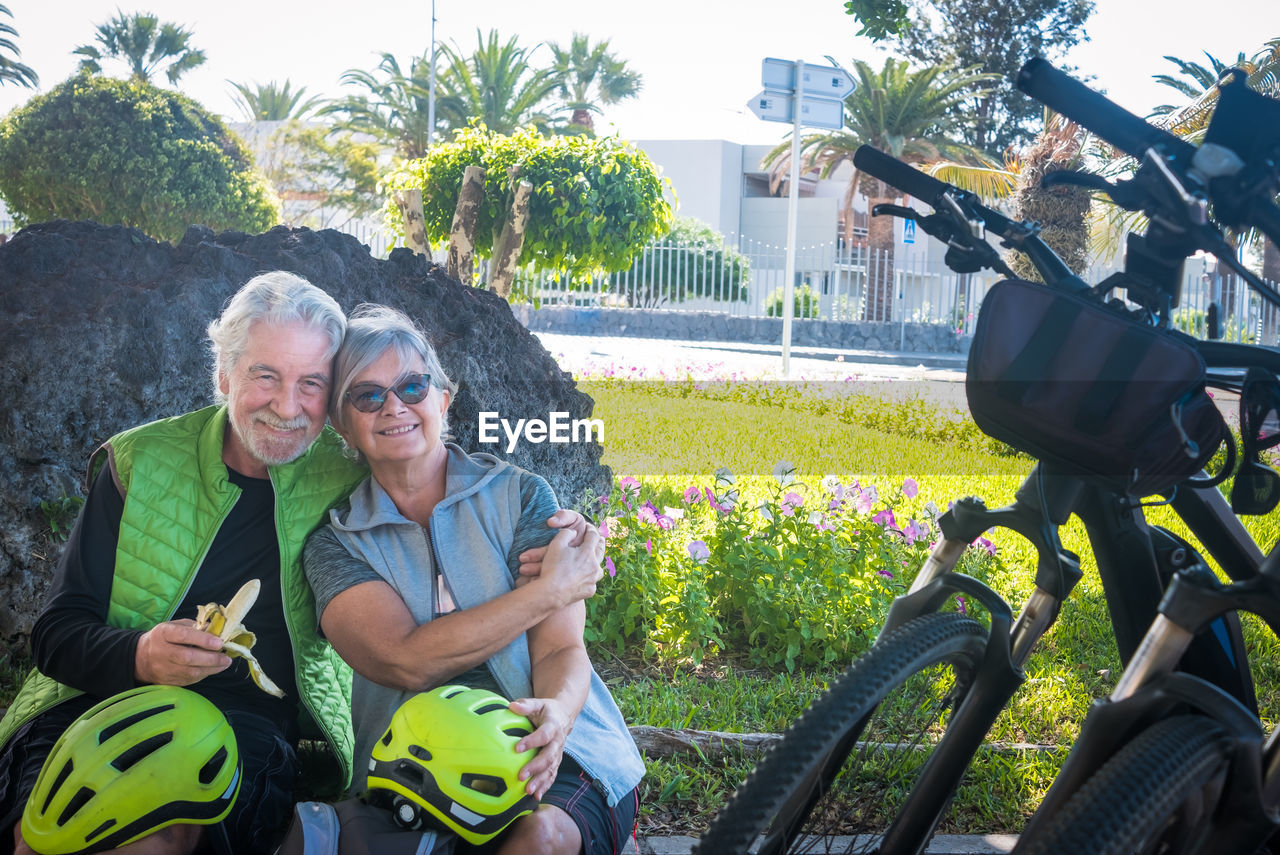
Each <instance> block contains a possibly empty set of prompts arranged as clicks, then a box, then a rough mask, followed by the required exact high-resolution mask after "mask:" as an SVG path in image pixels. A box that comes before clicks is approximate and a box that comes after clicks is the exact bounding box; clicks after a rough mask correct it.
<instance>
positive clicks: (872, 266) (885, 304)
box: [862, 182, 897, 321]
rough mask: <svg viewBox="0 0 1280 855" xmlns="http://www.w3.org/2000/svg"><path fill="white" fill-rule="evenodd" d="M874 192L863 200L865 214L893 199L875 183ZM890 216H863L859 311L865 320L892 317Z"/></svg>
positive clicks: (885, 189) (886, 319)
mask: <svg viewBox="0 0 1280 855" xmlns="http://www.w3.org/2000/svg"><path fill="white" fill-rule="evenodd" d="M877 184H879V187H877V191H878V192H877V193H876V195H875V197H874V198H872V199H869V200H868V201H867V204H868V206H869V207H868V209H867V210H868V213H870V210H871V208H874V207H875V206H876V205H878V204H880V203H882V202H894V201H896V199H897V197H896V196H890V195H889V188H888V187H887V186H886V185H885V184H884V183H883V182H877ZM893 254H894V243H893V217H890V216H879V217H868V218H867V296H866V301H865V305H864V306H863V310H862V319H863V320H866V321H891V320H893V301H894V275H893V274H894V264H893Z"/></svg>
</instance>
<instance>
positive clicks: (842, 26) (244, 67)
mask: <svg viewBox="0 0 1280 855" xmlns="http://www.w3.org/2000/svg"><path fill="white" fill-rule="evenodd" d="M4 5H5V6H7V7H8V8H9V10H10V11H11V12H12V13H13V17H12V18H11V19H6V20H7V22H8V23H11V24H12V25H13V27H14V28H15V29H16V30H17V31H18V38H17V43H18V47H19V50H20V51H21V54H22V55H21V60H22V62H24V63H25V64H27V65H29V66H31V67H32V68H34V69H35V71H36V72H37V73H38V74H39V75H40V83H41V87H40V88H41V91H47V90H48V89H49V88H51V87H52V86H54V85H56V84H57V83H58V82H59V81H61V80H63V79H65V78H66V77H67V76H68V75H70V74H71V73H72V72H73V71H74V69H75V66H76V63H77V58H76V57H74V56H73V55H72V53H71V52H72V50H74V49H75V48H76V47H77V46H79V45H82V44H88V43H91V42H92V41H93V35H94V28H95V26H96V25H97V24H100V23H103V22H105V21H107V20H109V19H111V18H112V17H114V15H115V13H116V11H117V8H119V9H122V10H124V11H125V12H134V11H150V12H152V13H154V14H156V15H158V16H159V17H160V18H161V19H162V20H165V21H172V22H175V23H179V24H182V25H184V26H186V27H187V28H188V29H190V30H192V32H193V39H192V43H193V44H194V46H196V47H199V48H202V49H203V50H204V51H205V52H206V54H207V56H208V61H207V62H206V63H205V64H204V65H203V66H201V67H200V68H198V69H196V70H195V71H193V72H190V73H189V74H187V75H186V76H185V77H184V78H182V80H181V81H180V84H179V87H178V88H180V89H181V90H182V91H184V92H185V93H186V94H188V95H190V96H192V97H194V98H195V99H196V100H198V101H200V102H201V103H203V104H204V105H205V106H206V107H207V108H209V109H210V110H212V111H213V112H215V113H219V114H222V115H223V116H225V117H227V118H228V119H231V120H239V119H240V118H241V116H240V113H239V111H238V110H237V108H236V106H235V102H234V99H233V88H232V85H231V82H229V81H234V82H237V83H250V84H252V83H267V82H268V81H272V80H274V81H278V82H283V81H284V80H286V79H288V80H289V81H291V82H292V84H293V86H294V88H295V89H296V88H297V87H298V86H305V87H306V89H307V92H308V94H309V95H323V96H327V97H333V96H339V95H342V94H344V93H345V92H347V91H358V90H356V89H353V88H351V87H344V86H343V85H342V84H341V83H340V77H341V75H342V73H343V72H344V71H346V70H348V69H352V68H364V69H373V68H374V67H375V66H376V65H377V63H378V60H379V56H380V54H381V52H384V51H386V52H390V53H393V54H395V55H396V56H397V57H399V58H400V60H401V62H402V65H404V66H406V67H407V64H408V59H409V57H411V56H416V55H420V54H421V53H422V52H423V51H425V49H426V47H427V45H428V44H429V43H430V38H431V35H430V33H431V10H432V2H431V0H363V2H357V3H352V2H350V0H311V2H308V3H305V4H304V3H300V2H297V0H290V2H279V0H218V2H216V3H192V2H190V0H143V2H141V3H133V2H131V0H4ZM434 5H435V17H436V26H435V32H436V39H437V41H438V42H443V43H455V44H457V45H458V46H459V47H460V48H461V49H462V50H463V52H464V53H470V52H471V50H472V49H473V48H474V47H475V45H476V32H477V29H479V30H482V31H484V32H487V31H488V30H489V29H497V30H498V31H499V33H500V34H501V35H502V37H503V38H504V39H505V38H506V37H508V36H510V35H518V36H519V40H520V44H521V45H524V46H534V45H541V46H539V47H537V48H536V50H535V53H534V55H533V58H534V60H535V61H537V60H543V61H547V62H548V63H549V61H550V52H549V50H548V49H547V48H546V47H545V44H543V43H545V42H560V43H562V44H567V43H568V41H569V39H570V38H571V36H572V34H573V33H574V32H575V31H576V32H584V33H587V34H588V35H589V36H591V37H592V39H593V40H601V39H606V38H607V39H609V40H610V43H611V47H612V49H613V51H614V52H615V53H616V54H617V55H618V56H619V57H620V58H622V59H624V60H626V61H627V63H628V64H629V66H630V67H631V68H633V69H634V70H636V71H638V72H640V73H641V74H642V75H643V77H644V88H643V91H642V93H641V95H640V97H639V98H637V99H634V100H632V101H630V102H627V103H624V104H621V105H616V106H614V107H610V108H608V109H607V111H606V112H605V114H604V115H603V117H601V118H600V119H597V129H598V130H601V131H603V132H606V133H607V132H611V131H616V132H617V133H618V134H619V135H621V136H623V137H624V138H627V139H634V140H647V139H726V140H729V141H732V142H737V143H776V142H778V141H780V140H782V139H783V138H784V136H785V135H786V133H787V132H788V131H789V130H790V125H786V124H780V123H776V122H765V121H762V120H760V119H757V118H756V117H755V116H754V115H752V114H751V113H750V112H748V110H747V108H746V103H747V101H748V100H750V99H751V97H752V96H753V95H755V94H756V93H757V92H759V91H760V89H761V80H760V72H761V62H762V60H763V59H764V58H765V57H777V58H781V59H788V60H796V59H800V60H804V61H805V62H807V63H818V64H827V60H826V57H827V56H831V57H833V58H834V59H836V60H837V61H840V62H842V63H848V62H849V61H850V60H852V59H854V58H860V59H865V60H867V61H869V62H871V63H872V65H875V66H879V65H880V64H881V63H883V61H884V56H885V54H884V50H883V49H882V48H878V47H876V46H874V45H873V44H871V43H870V42H869V41H867V40H865V39H860V38H857V37H856V36H855V35H854V33H855V32H856V31H857V26H856V23H855V21H854V19H853V18H851V17H849V16H847V15H845V14H844V4H843V2H842V0H781V2H779V1H778V0H774V2H764V0H647V2H642V3H622V2H610V0H554V2H547V0H544V2H530V0H519V2H516V0H436V2H435V4H434ZM1153 9H1158V12H1157V11H1152V10H1153ZM1085 30H1086V33H1087V34H1088V35H1089V37H1090V41H1088V42H1085V43H1083V44H1082V45H1080V46H1078V47H1077V48H1076V49H1075V50H1074V51H1073V52H1072V53H1071V54H1070V55H1069V56H1068V58H1067V60H1068V61H1069V62H1070V63H1072V64H1074V65H1075V66H1077V67H1078V68H1079V70H1080V73H1081V74H1088V75H1092V76H1093V78H1094V85H1095V86H1096V87H1098V88H1102V89H1103V90H1105V91H1106V92H1107V93H1108V94H1109V95H1110V96H1111V97H1112V98H1113V99H1114V100H1116V101H1118V102H1119V103H1120V104H1121V105H1122V106H1125V107H1127V108H1128V109H1130V110H1132V111H1134V112H1138V113H1139V114H1145V113H1147V112H1149V111H1150V109H1151V108H1152V107H1153V106H1155V105H1157V104H1161V103H1167V102H1169V101H1170V100H1171V97H1170V96H1172V97H1173V98H1174V99H1176V98H1177V93H1175V92H1173V90H1171V89H1168V88H1167V87H1164V86H1161V85H1159V84H1157V83H1155V82H1154V81H1153V80H1152V79H1151V77H1152V75H1154V74H1160V73H1170V72H1173V71H1174V70H1175V69H1174V66H1173V65H1172V64H1171V63H1169V62H1167V61H1165V60H1164V59H1162V57H1163V56H1165V55H1173V56H1178V57H1181V58H1184V59H1195V60H1199V61H1201V62H1204V61H1205V60H1204V55H1203V52H1204V51H1208V52H1209V53H1211V54H1213V55H1214V56H1216V57H1218V58H1220V59H1227V60H1231V59H1234V58H1235V56H1236V54H1237V53H1239V52H1240V51H1242V50H1243V51H1245V52H1246V53H1253V52H1254V51H1255V50H1257V49H1258V48H1260V47H1261V45H1262V42H1263V41H1264V40H1265V39H1267V38H1270V37H1275V36H1280V4H1277V3H1276V2H1275V0H1212V2H1205V0H1195V2H1193V0H1165V2H1162V3H1160V4H1153V3H1146V2H1136V0H1097V8H1096V11H1095V12H1094V14H1093V16H1092V17H1091V18H1090V20H1089V22H1088V23H1087V25H1086V28H1085ZM112 68H114V69H115V72H116V73H123V72H121V71H120V69H121V68H122V66H120V65H112V66H108V71H110V70H111V69H112ZM160 82H161V83H162V84H163V82H164V81H163V79H162V80H161V81H160ZM31 94H32V93H31V91H30V90H28V89H24V88H21V87H17V86H13V85H6V86H2V87H0V115H2V114H3V113H6V112H8V111H9V110H10V109H12V108H13V107H15V106H18V105H20V104H22V103H23V102H25V101H26V99H27V98H29V97H30V96H31Z"/></svg>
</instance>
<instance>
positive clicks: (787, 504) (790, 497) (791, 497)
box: [781, 493, 804, 517]
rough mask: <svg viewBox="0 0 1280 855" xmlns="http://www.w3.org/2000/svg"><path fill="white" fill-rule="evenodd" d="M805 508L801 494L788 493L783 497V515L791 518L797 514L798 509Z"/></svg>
mask: <svg viewBox="0 0 1280 855" xmlns="http://www.w3.org/2000/svg"><path fill="white" fill-rule="evenodd" d="M803 506H804V496H801V495H800V494H799V493H787V495H785V496H783V497H782V508H781V510H782V515H783V516H784V517H789V516H791V515H792V514H794V513H795V512H796V508H799V507H803Z"/></svg>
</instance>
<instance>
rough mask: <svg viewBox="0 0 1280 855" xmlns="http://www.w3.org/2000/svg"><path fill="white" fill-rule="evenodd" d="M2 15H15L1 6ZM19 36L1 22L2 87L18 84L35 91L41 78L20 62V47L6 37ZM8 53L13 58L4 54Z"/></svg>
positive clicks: (0, 78)
mask: <svg viewBox="0 0 1280 855" xmlns="http://www.w3.org/2000/svg"><path fill="white" fill-rule="evenodd" d="M0 15H7V16H8V17H10V18H12V17H13V13H12V12H10V11H9V7H7V6H0ZM17 35H18V31H17V30H15V29H14V28H13V27H12V26H11V25H10V24H6V23H4V22H3V21H0V86H3V85H4V84H6V83H16V84H18V85H19V86H25V87H27V88H28V89H35V88H36V87H37V86H39V85H40V76H39V75H37V74H36V73H35V72H34V71H32V70H31V67H30V66H28V65H23V64H22V63H20V62H18V57H20V56H22V52H21V51H19V50H18V45H17V44H16V43H15V42H14V41H13V40H12V39H9V38H6V36H14V37H15V38H16V37H17ZM5 51H8V52H9V53H11V54H13V57H12V58H10V57H7V56H5V55H4V52H5Z"/></svg>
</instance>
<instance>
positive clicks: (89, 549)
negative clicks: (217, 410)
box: [31, 466, 298, 739]
mask: <svg viewBox="0 0 1280 855" xmlns="http://www.w3.org/2000/svg"><path fill="white" fill-rule="evenodd" d="M227 474H228V476H229V477H230V479H231V482H232V483H233V484H235V485H236V486H238V487H239V488H240V489H241V494H240V497H239V498H238V499H237V500H236V503H235V506H234V507H233V508H232V510H231V513H230V514H229V515H228V516H227V519H226V520H225V521H223V523H222V526H221V528H220V529H219V530H218V533H217V535H216V536H215V537H214V540H213V543H212V544H211V545H210V547H209V551H208V553H207V554H206V555H205V557H204V560H203V562H202V563H201V565H200V570H199V572H198V573H197V574H196V576H195V579H194V580H193V581H192V583H191V587H190V588H189V589H188V590H187V592H186V595H185V596H184V597H183V600H182V602H181V603H180V604H179V606H178V608H177V610H176V611H175V612H174V615H173V617H174V618H195V616H196V607H197V606H199V605H203V604H205V603H212V602H217V603H223V604H226V603H227V602H228V601H229V600H230V599H231V598H232V597H233V596H234V595H235V593H236V591H238V590H239V589H240V586H241V585H243V584H244V583H245V582H247V581H248V580H250V579H260V580H261V581H262V589H261V593H260V594H259V596H258V601H257V603H256V604H255V605H254V606H253V608H252V609H251V610H250V612H249V614H248V615H247V616H246V617H245V619H244V623H245V625H246V626H247V627H248V628H249V629H250V630H252V631H253V632H254V633H255V634H256V635H257V637H258V642H257V644H256V646H255V647H254V648H253V652H254V655H255V656H256V657H257V659H258V662H259V663H260V664H261V665H262V668H263V670H264V671H265V672H266V674H267V676H268V677H270V678H271V679H272V680H274V681H275V683H276V684H277V685H278V686H279V687H280V688H281V689H283V690H284V692H285V698H284V699H283V700H281V699H278V698H275V697H273V696H271V695H268V694H267V693H266V692H264V691H262V690H261V689H259V688H258V687H257V686H256V685H255V684H254V682H253V678H252V677H250V676H249V667H248V664H247V663H245V662H244V661H243V660H241V659H233V660H232V664H231V667H229V668H227V669H226V670H225V671H222V672H220V673H218V674H214V675H212V676H210V677H206V678H205V679H203V680H201V681H200V682H199V683H196V684H194V685H192V686H189V687H188V688H190V689H193V690H195V691H197V692H199V693H200V694H202V695H204V696H206V697H207V698H209V699H210V700H211V701H213V702H214V704H216V705H218V706H219V707H220V708H224V709H243V710H247V711H250V712H255V713H257V714H259V715H263V716H266V717H267V718H269V719H270V720H272V721H274V722H276V724H277V725H278V726H279V727H280V728H281V730H282V731H283V732H284V733H285V734H286V735H287V736H288V738H290V739H293V738H294V737H296V734H297V723H296V722H297V707H296V704H297V699H298V689H297V681H296V678H295V675H294V664H293V649H292V645H291V644H290V641H289V634H288V630H287V628H286V625H285V621H284V607H283V602H282V595H281V590H280V547H279V543H278V542H277V539H276V530H275V491H274V490H273V488H272V485H271V481H270V480H268V479H263V478H250V477H247V476H245V475H241V474H240V473H238V472H236V471H235V470H233V469H231V468H230V467H228V469H227ZM124 502H125V500H124V498H123V497H122V496H121V495H120V493H119V491H118V490H117V488H116V486H115V482H114V480H113V479H112V477H111V474H110V471H109V469H108V467H105V466H104V467H103V469H102V471H101V472H100V473H99V474H98V476H97V478H96V479H95V480H94V482H93V484H92V485H91V487H90V489H89V495H88V497H87V498H86V500H85V504H84V508H83V509H82V510H81V512H80V516H79V518H78V519H77V520H76V523H75V525H74V526H73V527H72V530H71V534H70V536H69V537H68V539H67V545H66V549H65V550H64V551H63V553H62V558H61V560H60V561H59V563H58V567H57V570H56V571H55V573H54V579H53V585H52V586H51V588H50V590H49V594H48V599H47V600H46V602H45V607H44V610H43V612H41V614H40V617H39V618H38V619H37V620H36V624H35V627H34V628H33V630H32V633H31V649H32V654H33V657H34V659H35V664H36V667H37V668H39V669H40V670H41V671H42V672H43V673H45V674H47V675H48V676H50V677H52V678H54V679H55V680H58V681H59V682H61V683H65V684H67V685H69V686H72V687H74V688H77V689H80V690H81V691H84V692H85V693H87V694H89V695H93V696H97V697H104V698H105V697H108V696H110V695H114V694H116V693H118V692H122V691H125V690H127V689H131V688H133V687H135V686H136V685H138V682H137V681H136V680H135V679H134V657H135V653H136V651H137V647H138V639H139V638H141V636H142V632H141V631H137V630H129V629H120V628H118V627H112V626H108V625H107V624H106V617H107V609H108V605H109V603H110V598H111V585H112V580H113V578H114V575H115V556H116V546H117V543H118V541H119V537H120V519H121V516H122V515H123V513H124ZM192 560H193V561H195V560H198V556H193V558H192Z"/></svg>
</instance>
